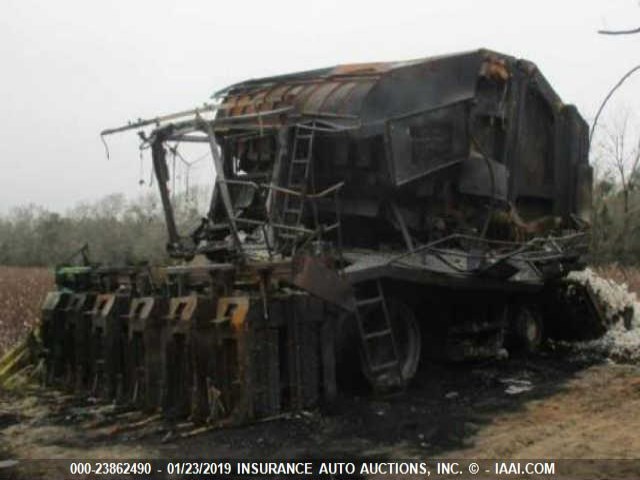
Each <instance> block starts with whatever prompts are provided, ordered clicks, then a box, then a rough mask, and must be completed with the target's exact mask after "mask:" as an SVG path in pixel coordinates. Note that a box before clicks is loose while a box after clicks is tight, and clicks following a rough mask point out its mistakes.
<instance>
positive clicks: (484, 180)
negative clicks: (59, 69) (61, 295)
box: [52, 50, 598, 421]
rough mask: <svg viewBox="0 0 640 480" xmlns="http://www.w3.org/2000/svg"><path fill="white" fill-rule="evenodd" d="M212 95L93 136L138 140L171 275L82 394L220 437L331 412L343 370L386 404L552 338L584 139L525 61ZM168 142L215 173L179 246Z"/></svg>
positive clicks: (577, 215)
mask: <svg viewBox="0 0 640 480" xmlns="http://www.w3.org/2000/svg"><path fill="white" fill-rule="evenodd" d="M215 99H216V103H215V104H214V105H207V106H205V107H203V108H201V109H196V110H192V111H187V112H180V113H177V114H173V115H168V116H165V117H159V118H155V119H152V120H149V121H141V122H137V123H134V124H129V125H127V126H125V127H122V128H118V129H113V130H106V131H104V132H103V135H107V134H112V133H115V132H119V131H124V130H128V129H143V128H144V127H148V126H153V129H152V130H150V131H146V132H141V137H142V138H143V141H144V143H145V145H148V146H150V148H151V152H152V158H153V167H154V171H155V175H156V178H157V185H158V187H159V190H160V195H161V198H162V204H163V207H164V212H165V218H166V225H167V231H168V251H169V253H170V255H171V256H172V257H174V258H176V259H178V260H179V261H180V262H179V263H180V264H179V265H177V266H171V267H166V268H163V269H161V270H162V274H161V275H160V278H161V280H155V281H152V282H148V284H149V285H152V288H147V289H128V290H127V292H128V293H127V295H128V296H127V297H126V298H127V299H128V300H127V301H128V302H129V306H128V310H127V311H128V314H127V315H125V316H124V317H122V318H123V319H122V318H121V320H119V321H120V322H124V325H120V324H119V325H120V327H119V330H118V332H119V333H117V334H118V335H122V336H123V337H122V339H121V341H119V342H116V343H114V345H118V348H119V349H121V352H120V354H119V355H120V356H119V357H118V358H121V359H122V361H117V362H115V361H108V359H105V365H111V366H113V368H116V369H120V370H119V371H116V372H112V373H113V375H111V377H109V378H111V379H112V385H111V387H112V388H110V389H103V391H108V392H111V393H109V394H111V395H114V394H115V393H114V392H120V393H121V394H122V395H123V396H124V398H128V399H130V400H131V401H134V400H136V399H137V400H139V399H140V398H145V399H146V400H145V401H144V402H143V403H144V405H147V406H148V407H150V408H159V407H162V408H164V409H165V411H166V412H168V413H173V414H177V415H191V417H192V418H201V419H210V420H212V419H214V420H223V419H225V420H227V419H231V420H239V421H241V420H246V419H252V418H256V417H260V416H266V415H272V414H274V413H277V412H279V411H281V410H283V409H296V408H303V407H306V406H309V405H312V404H314V403H316V402H318V401H319V400H320V399H321V398H322V397H323V396H332V395H334V394H335V392H336V388H337V383H338V384H339V382H336V376H337V375H336V370H339V371H340V372H344V371H348V370H349V368H346V367H356V368H357V369H359V370H361V372H362V373H363V375H364V377H365V378H366V379H367V380H368V382H369V383H370V384H371V385H372V387H373V388H376V389H387V388H401V387H402V386H404V385H405V384H406V383H407V382H409V381H410V380H411V378H412V377H413V376H414V375H415V373H416V370H417V367H418V363H419V361H420V360H421V358H422V359H424V358H427V357H433V356H444V357H447V358H451V359H464V358H469V357H487V356H492V355H496V354H498V353H500V352H503V351H504V348H505V346H507V347H509V348H524V349H529V350H533V349H535V348H536V347H537V346H538V345H539V344H540V342H541V340H542V338H543V335H544V333H545V331H546V332H552V331H554V330H557V329H560V328H561V327H562V326H561V325H556V324H552V323H551V322H550V321H548V319H551V318H555V317H553V316H552V315H550V313H553V312H552V310H554V309H557V308H561V307H563V306H564V307H566V305H564V303H563V302H564V299H565V296H563V295H560V294H559V293H558V292H560V291H564V290H563V288H564V287H563V285H564V283H563V278H564V277H565V276H566V274H567V273H568V272H570V271H572V270H575V269H579V268H581V267H582V262H581V256H582V255H583V254H584V253H585V251H586V244H587V242H586V233H585V230H586V227H587V225H588V224H587V218H588V215H589V209H590V204H591V198H590V196H591V176H592V173H591V168H590V166H589V164H588V160H587V153H588V149H587V144H588V138H587V137H588V135H587V126H586V124H585V122H584V120H583V119H582V118H581V117H580V115H579V114H578V112H577V110H576V109H575V108H574V107H573V106H570V105H565V104H563V103H562V101H561V100H560V99H559V97H558V96H557V94H556V93H555V92H554V91H553V89H552V88H551V87H550V86H549V84H548V83H547V81H546V80H545V78H544V77H543V76H542V75H541V73H540V72H539V71H538V70H537V68H536V67H535V65H533V64H532V63H530V62H528V61H524V60H518V59H515V58H512V57H509V56H505V55H502V54H499V53H496V52H491V51H486V50H479V51H473V52H467V53H460V54H454V55H447V56H440V57H433V58H426V59H421V60H415V61H407V62H394V63H372V64H358V65H344V66H338V67H334V68H327V69H320V70H313V71H309V72H303V73H297V74H291V75H282V76H276V77H270V78H264V79H258V80H250V81H247V82H243V83H240V84H236V85H233V86H231V87H229V88H227V89H225V90H223V91H221V92H218V93H217V94H216V95H215ZM184 143H198V144H200V145H204V146H206V147H207V148H209V149H210V153H211V156H212V157H213V160H214V166H215V172H216V178H215V185H214V188H213V194H212V197H211V201H210V209H209V211H208V213H207V215H206V217H205V218H203V219H202V221H201V223H200V224H199V225H198V226H197V227H195V228H193V230H192V231H191V232H186V233H185V232H179V231H178V228H177V226H176V221H175V218H174V210H173V208H174V207H173V205H172V201H171V194H170V191H169V182H170V175H169V171H170V170H169V168H168V165H167V153H168V152H169V151H171V149H172V148H175V145H177V144H184ZM128 283H129V284H134V283H135V282H128ZM159 285H161V286H159ZM576 288H577V287H576ZM572 291H573V293H574V296H573V297H572V298H573V301H574V302H576V303H577V304H579V305H581V308H582V309H583V311H588V312H590V315H591V317H594V318H596V320H597V316H598V312H597V308H596V307H595V306H594V305H592V301H591V297H590V296H589V294H588V292H587V291H586V289H584V288H582V289H578V290H576V289H574V290H572ZM105 295H106V296H109V295H120V296H121V297H122V295H124V294H123V293H122V290H118V291H117V292H108V291H107V292H104V293H102V296H101V297H100V298H103V297H104V296H105ZM565 303H566V302H565ZM106 305H109V304H106ZM52 308H54V307H52ZM96 308H97V307H95V308H94V314H95V312H96V310H95V309H96ZM105 308H106V307H105ZM105 313H106V315H105ZM108 313H109V312H104V311H103V312H102V315H99V317H100V318H101V319H102V320H101V321H102V322H103V323H104V322H106V324H108V323H109V321H110V320H109V318H110V317H109V315H108ZM52 316H53V315H52ZM89 316H91V315H89ZM96 316H97V315H94V317H96ZM114 318H115V317H114ZM119 318H120V317H119ZM585 318H586V317H585ZM113 321H115V320H113ZM105 329H106V330H109V329H108V328H106V327H105ZM356 347H357V348H356ZM134 350H135V352H133V351H134ZM352 352H355V355H352V354H351V353H352ZM110 354H113V353H112V351H111V353H107V354H106V355H107V356H108V355H110ZM132 359H136V360H135V361H134V360H132ZM336 364H338V365H340V368H339V369H336ZM343 367H344V368H343ZM88 368H89V370H90V371H93V370H95V369H93V370H92V367H88ZM352 370H353V368H352ZM119 379H122V380H121V381H119ZM98 383H99V380H98ZM120 383H121V384H122V385H119V384H120Z"/></svg>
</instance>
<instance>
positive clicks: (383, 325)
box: [354, 279, 404, 388]
mask: <svg viewBox="0 0 640 480" xmlns="http://www.w3.org/2000/svg"><path fill="white" fill-rule="evenodd" d="M374 283H375V291H376V294H375V295H374V296H373V297H367V298H362V297H359V296H358V295H357V294H356V309H355V317H356V323H357V324H358V332H359V334H360V340H361V344H362V351H363V354H364V359H365V361H366V363H367V366H368V368H369V371H370V372H371V374H372V377H374V378H375V380H374V383H375V384H376V385H375V387H377V388H385V387H391V386H402V385H403V384H404V379H403V377H402V367H401V365H400V356H399V355H398V348H397V345H396V341H395V338H394V335H393V329H392V328H391V319H390V315H389V308H388V306H387V301H386V299H385V297H384V292H383V289H382V283H381V281H380V280H379V279H378V280H375V281H374ZM354 287H356V291H357V287H358V286H354ZM376 309H378V310H379V311H380V312H381V313H382V320H383V321H382V322H378V325H370V323H373V322H372V320H371V318H372V317H373V318H375V316H374V315H371V313H372V312H373V311H375V310H376ZM367 317H368V319H367ZM376 344H377V345H378V346H379V347H382V348H383V349H384V347H385V346H386V352H387V355H386V358H378V356H376V355H375V346H376ZM385 344H386V345H385Z"/></svg>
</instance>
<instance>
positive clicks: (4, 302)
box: [0, 266, 53, 355]
mask: <svg viewBox="0 0 640 480" xmlns="http://www.w3.org/2000/svg"><path fill="white" fill-rule="evenodd" d="M52 289H53V274H52V272H51V271H50V270H48V269H46V268H20V267H2V266H0V355H2V354H3V353H4V352H5V351H6V350H7V349H8V348H9V347H11V346H12V345H13V344H15V343H16V342H17V341H18V340H19V339H20V338H22V337H23V336H24V335H25V334H26V333H27V332H28V331H29V330H30V329H31V328H32V327H33V326H34V325H35V323H36V322H37V320H38V318H39V317H40V305H41V303H42V300H43V299H44V296H45V295H46V293H47V292H48V291H50V290H52Z"/></svg>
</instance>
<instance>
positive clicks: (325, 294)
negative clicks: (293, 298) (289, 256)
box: [292, 256, 355, 311]
mask: <svg viewBox="0 0 640 480" xmlns="http://www.w3.org/2000/svg"><path fill="white" fill-rule="evenodd" d="M295 268H296V272H295V274H294V276H293V280H292V283H293V284H294V285H295V286H297V287H299V288H301V289H303V290H305V291H307V292H309V293H311V294H312V295H315V296H317V297H319V298H321V299H323V300H325V301H326V302H328V303H330V304H332V305H338V306H340V307H342V308H344V309H345V310H348V311H354V310H355V298H354V296H353V289H352V287H351V284H350V283H349V282H347V281H346V280H345V279H343V278H341V277H340V276H339V275H338V274H337V273H336V271H335V270H334V269H332V268H329V267H327V266H326V265H325V264H323V263H322V261H321V260H319V259H317V258H314V257H310V256H304V257H301V258H299V259H298V260H297V261H296V267H295Z"/></svg>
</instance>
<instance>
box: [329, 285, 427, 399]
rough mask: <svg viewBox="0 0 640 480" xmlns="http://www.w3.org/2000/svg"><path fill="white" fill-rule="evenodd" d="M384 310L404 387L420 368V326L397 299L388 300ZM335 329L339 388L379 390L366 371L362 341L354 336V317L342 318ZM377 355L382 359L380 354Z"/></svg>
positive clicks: (372, 376) (344, 316)
mask: <svg viewBox="0 0 640 480" xmlns="http://www.w3.org/2000/svg"><path fill="white" fill-rule="evenodd" d="M387 307H388V309H389V317H390V322H391V329H392V331H393V336H394V341H395V343H396V348H397V351H398V357H399V359H400V372H401V375H402V383H403V384H404V385H406V384H407V383H408V382H409V381H411V379H412V378H413V377H414V376H415V374H416V372H417V370H418V366H419V364H420V357H421V352H422V334H421V329H420V324H419V323H418V320H417V319H416V316H415V314H414V312H413V310H412V309H411V308H410V307H409V306H408V305H407V304H406V303H404V302H403V301H401V300H400V299H397V298H394V297H388V298H387ZM365 321H366V320H365ZM339 329H340V333H339V337H338V338H339V345H338V380H339V383H340V384H341V386H343V387H347V388H349V387H351V388H353V387H356V388H357V387H361V386H365V385H369V386H372V387H379V386H380V385H379V384H378V380H379V376H377V375H375V374H374V372H372V371H371V370H370V368H369V365H368V364H367V361H366V357H365V355H364V353H363V351H362V348H363V347H362V341H361V339H360V338H359V335H358V328H357V325H356V319H355V317H354V316H353V315H343V316H342V318H341V319H340V322H339ZM379 353H380V355H384V352H379ZM374 355H375V353H374ZM374 362H376V363H383V361H382V359H381V358H374Z"/></svg>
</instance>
